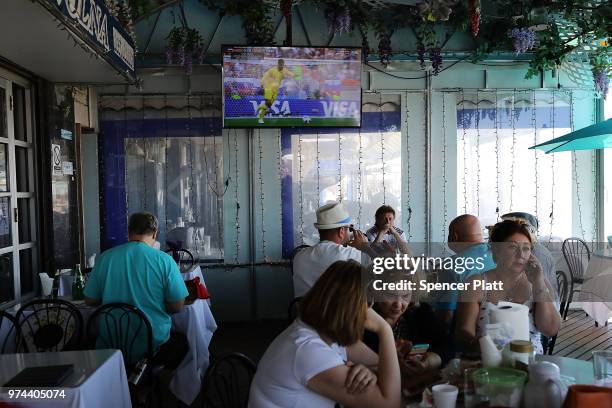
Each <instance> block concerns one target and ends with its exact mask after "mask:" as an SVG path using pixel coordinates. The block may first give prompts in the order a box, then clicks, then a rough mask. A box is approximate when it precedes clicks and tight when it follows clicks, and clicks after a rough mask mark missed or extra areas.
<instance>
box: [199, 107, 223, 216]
mask: <svg viewBox="0 0 612 408" xmlns="http://www.w3.org/2000/svg"><path fill="white" fill-rule="evenodd" d="M204 106H205V104H204V102H203V96H202V95H201V96H200V113H201V116H202V122H204V119H205V117H206V116H205V113H204ZM211 117H212V113H211ZM212 126H213V125H212V122H209V123H208V127H209V134H210V135H212V137H213V153H214V163H213V177H214V178H215V183H214V185H213V184H212V183H211V182H210V179H211V177H210V176H209V174H208V173H209V166H208V158H207V155H206V150H203V154H202V156H203V158H204V166H205V167H206V169H205V170H206V184H207V185H208V188H209V189H210V191H212V192H213V194H214V195H215V197H216V198H217V199H219V198H222V197H223V196H225V193H226V192H227V189H228V188H229V179H230V176H229V174H228V176H227V178H226V179H225V180H224V182H223V185H224V187H223V191H221V189H220V188H219V187H220V186H219V174H218V169H219V163H218V159H217V143H216V140H217V136H216V135H215V134H213V133H216V132H213V129H212ZM228 138H229V134H228ZM204 140H206V139H204ZM204 145H206V143H204ZM221 154H222V155H223V141H222V142H221ZM221 176H223V175H221ZM220 219H221V214H219V220H220Z"/></svg>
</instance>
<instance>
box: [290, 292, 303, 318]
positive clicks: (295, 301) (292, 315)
mask: <svg viewBox="0 0 612 408" xmlns="http://www.w3.org/2000/svg"><path fill="white" fill-rule="evenodd" d="M301 300H302V296H298V297H296V298H295V299H293V300H292V301H291V303H289V308H288V309H287V320H288V321H289V324H291V323H292V322H293V321H294V320H295V318H296V317H297V312H298V306H299V305H300V301H301Z"/></svg>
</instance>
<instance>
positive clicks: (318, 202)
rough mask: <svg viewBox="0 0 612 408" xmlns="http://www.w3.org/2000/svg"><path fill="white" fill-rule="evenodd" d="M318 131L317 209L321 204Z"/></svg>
mask: <svg viewBox="0 0 612 408" xmlns="http://www.w3.org/2000/svg"><path fill="white" fill-rule="evenodd" d="M319 153H320V152H319V131H318V130H317V207H318V206H319V204H320V202H321V160H320V159H319Z"/></svg>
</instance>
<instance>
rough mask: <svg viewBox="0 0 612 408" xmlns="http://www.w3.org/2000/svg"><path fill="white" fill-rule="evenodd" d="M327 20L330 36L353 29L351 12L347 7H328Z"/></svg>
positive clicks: (326, 10)
mask: <svg viewBox="0 0 612 408" xmlns="http://www.w3.org/2000/svg"><path fill="white" fill-rule="evenodd" d="M325 20H326V21H327V33H328V34H329V35H330V36H331V35H332V34H335V35H338V34H342V33H348V32H349V31H350V29H351V14H350V13H349V11H348V9H346V8H342V9H338V8H332V7H328V8H326V9H325Z"/></svg>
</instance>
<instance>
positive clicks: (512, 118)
mask: <svg viewBox="0 0 612 408" xmlns="http://www.w3.org/2000/svg"><path fill="white" fill-rule="evenodd" d="M515 104H516V88H514V89H513V90H512V114H511V115H510V121H511V126H512V147H511V148H510V156H511V158H512V165H511V167H510V211H514V165H515V162H516V121H517V119H518V118H517V113H516V105H515Z"/></svg>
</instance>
